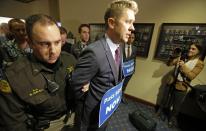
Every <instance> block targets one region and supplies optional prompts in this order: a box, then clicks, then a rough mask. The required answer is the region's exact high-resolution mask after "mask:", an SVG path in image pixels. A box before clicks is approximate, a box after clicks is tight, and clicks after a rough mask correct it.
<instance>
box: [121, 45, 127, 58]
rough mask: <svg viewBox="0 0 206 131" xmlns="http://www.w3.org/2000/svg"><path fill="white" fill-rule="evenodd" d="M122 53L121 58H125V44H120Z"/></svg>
mask: <svg viewBox="0 0 206 131" xmlns="http://www.w3.org/2000/svg"><path fill="white" fill-rule="evenodd" d="M122 54H123V59H125V58H126V52H125V44H123V46H122Z"/></svg>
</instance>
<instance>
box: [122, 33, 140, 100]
mask: <svg viewBox="0 0 206 131" xmlns="http://www.w3.org/2000/svg"><path fill="white" fill-rule="evenodd" d="M134 42H135V32H134V31H132V33H131V35H130V36H129V39H128V42H127V43H125V44H124V45H123V51H122V52H123V62H124V64H125V66H127V65H126V63H128V62H134V63H132V66H130V69H131V70H130V71H129V72H128V73H127V74H126V73H125V74H124V75H125V79H124V83H123V87H122V91H123V93H124V92H125V89H126V87H127V84H128V82H129V80H130V79H131V77H132V75H133V73H134V70H135V65H136V56H137V47H136V46H135V45H134ZM129 64H131V63H129ZM122 102H123V103H125V104H127V101H126V99H125V96H124V95H123V97H122Z"/></svg>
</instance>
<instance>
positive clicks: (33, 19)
mask: <svg viewBox="0 0 206 131" xmlns="http://www.w3.org/2000/svg"><path fill="white" fill-rule="evenodd" d="M37 22H38V23H40V24H41V25H43V26H46V25H54V24H55V25H56V26H57V22H56V21H55V20H54V19H53V18H52V17H51V16H48V15H45V14H35V15H31V16H29V17H28V18H27V19H26V32H27V34H28V37H29V39H30V40H32V30H33V27H34V25H35V24H36V23H37Z"/></svg>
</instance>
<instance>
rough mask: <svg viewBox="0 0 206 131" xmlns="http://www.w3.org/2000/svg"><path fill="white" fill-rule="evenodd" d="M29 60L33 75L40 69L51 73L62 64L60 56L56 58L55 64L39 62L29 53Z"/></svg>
mask: <svg viewBox="0 0 206 131" xmlns="http://www.w3.org/2000/svg"><path fill="white" fill-rule="evenodd" d="M30 60H31V63H32V64H31V66H32V72H33V74H34V75H37V74H38V73H40V72H41V71H46V72H51V73H53V72H55V71H57V70H58V68H59V67H61V66H63V62H62V60H61V58H59V59H58V60H57V63H55V65H45V64H44V63H43V62H40V61H39V60H38V59H37V58H36V57H35V56H34V55H33V54H32V55H30ZM57 66H58V67H57Z"/></svg>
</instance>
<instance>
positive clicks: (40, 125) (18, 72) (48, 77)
mask: <svg viewBox="0 0 206 131" xmlns="http://www.w3.org/2000/svg"><path fill="white" fill-rule="evenodd" d="M26 31H27V34H28V37H29V40H30V42H29V43H30V46H31V48H32V49H33V53H32V54H30V55H28V56H25V57H21V58H20V59H18V60H17V61H15V62H14V64H12V65H11V66H10V67H8V68H7V69H6V72H5V77H6V78H5V79H1V80H0V103H1V104H0V129H1V131H2V130H3V131H14V130H15V131H42V130H44V129H50V128H52V125H53V124H54V123H55V122H58V120H59V123H63V119H64V116H65V114H67V111H69V109H68V108H69V107H70V105H71V104H72V102H71V99H70V98H71V97H70V93H71V92H70V91H69V88H70V87H69V85H68V83H69V82H68V81H67V80H68V79H70V73H71V71H72V69H73V67H74V65H75V63H76V60H75V58H74V57H73V56H72V55H69V54H66V53H61V36H60V31H59V28H58V27H57V25H56V22H55V21H54V20H53V19H52V18H51V17H50V16H47V15H43V14H37V15H32V16H30V17H28V19H27V20H26ZM51 123H53V124H51ZM57 125H59V124H57ZM62 125H63V124H62ZM55 130H59V129H56V128H55Z"/></svg>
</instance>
